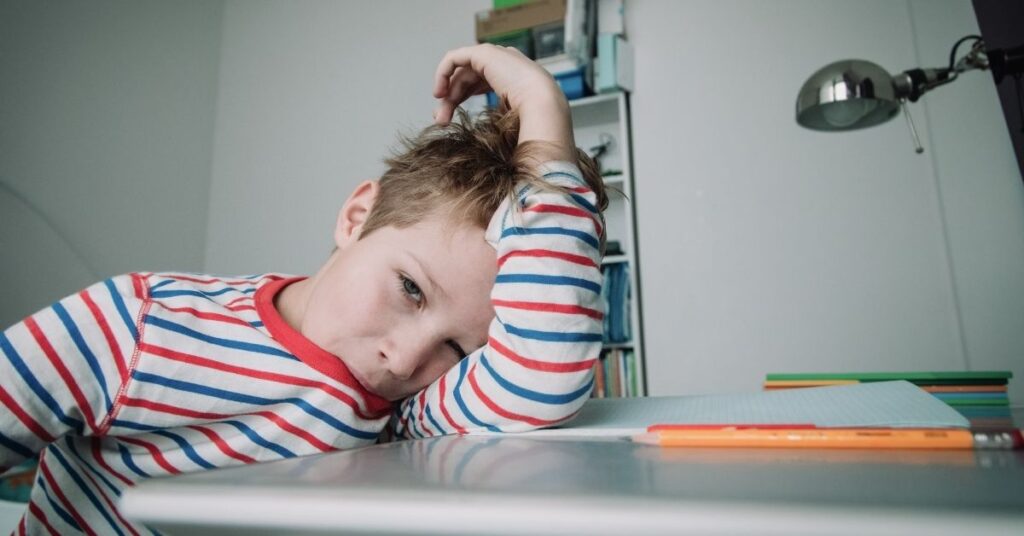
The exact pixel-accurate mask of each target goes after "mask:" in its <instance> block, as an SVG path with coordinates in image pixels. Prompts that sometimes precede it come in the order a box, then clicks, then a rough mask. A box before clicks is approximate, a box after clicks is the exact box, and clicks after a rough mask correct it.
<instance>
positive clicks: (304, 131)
mask: <svg viewBox="0 0 1024 536" xmlns="http://www.w3.org/2000/svg"><path fill="white" fill-rule="evenodd" d="M489 5H490V2H488V1H487V0H462V1H446V2H401V1H387V2H383V1H381V2H372V3H370V2H331V1H322V2H302V3H298V4H296V3H292V2H249V1H243V2H234V1H229V2H227V4H226V9H225V12H224V44H223V49H222V54H221V70H220V93H219V97H218V102H219V104H218V108H217V126H216V136H215V143H214V165H213V174H212V185H213V187H212V192H211V195H210V223H209V229H208V234H207V237H208V239H207V244H206V267H207V269H208V270H210V271H213V272H218V273H253V272H261V271H284V272H292V273H306V274H308V273H311V272H313V271H314V270H316V268H318V267H319V265H320V264H321V263H322V262H323V261H324V260H325V259H326V257H327V255H328V254H329V253H330V251H331V249H332V247H333V243H332V240H331V236H332V232H333V228H334V221H335V217H336V215H337V211H338V209H340V208H341V205H342V203H343V202H344V201H345V199H346V198H347V197H348V194H349V193H350V192H351V191H352V190H353V188H354V187H355V186H356V185H357V184H358V183H359V182H361V181H363V180H365V179H371V178H376V177H377V176H379V175H380V173H381V172H383V164H382V159H383V158H384V156H385V155H387V154H388V152H389V150H390V149H391V148H392V147H394V146H395V143H396V141H397V138H396V134H397V132H398V131H399V130H401V131H404V132H406V133H412V132H415V131H417V130H419V129H421V128H423V127H425V126H427V125H428V124H430V122H431V112H432V110H433V106H434V99H433V97H432V96H431V89H432V82H433V73H434V69H435V67H436V66H437V62H438V61H440V59H441V55H442V54H443V53H444V52H445V51H446V50H448V49H450V48H454V47H456V46H462V45H466V44H471V43H472V42H473V13H475V12H476V11H479V10H482V9H486V8H487V7H488V6H489Z"/></svg>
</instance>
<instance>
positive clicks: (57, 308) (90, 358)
mask: <svg viewBox="0 0 1024 536" xmlns="http://www.w3.org/2000/svg"><path fill="white" fill-rule="evenodd" d="M53 311H54V312H55V313H57V317H58V318H60V321H61V322H62V323H63V324H64V329H66V330H68V334H69V335H71V340H73V341H75V346H76V347H78V351H79V352H81V353H82V355H83V356H85V361H86V363H89V370H91V371H92V375H93V376H95V377H96V382H97V383H99V385H100V392H101V393H103V401H104V402H105V403H106V409H107V412H109V411H110V410H111V408H113V404H112V403H111V402H110V394H109V393H107V377H106V375H105V374H103V369H102V368H101V367H100V362H99V360H97V359H96V356H95V355H94V354H93V353H92V350H90V349H89V346H88V345H87V344H85V339H84V338H82V332H80V331H78V326H77V325H75V321H74V320H73V319H72V318H71V315H70V314H68V311H67V309H65V308H64V306H63V305H61V303H60V302H57V303H55V304H53Z"/></svg>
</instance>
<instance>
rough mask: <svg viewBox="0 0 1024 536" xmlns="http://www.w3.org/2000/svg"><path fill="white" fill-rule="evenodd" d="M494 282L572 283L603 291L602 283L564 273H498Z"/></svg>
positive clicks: (593, 290)
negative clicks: (567, 275) (564, 274)
mask: <svg viewBox="0 0 1024 536" xmlns="http://www.w3.org/2000/svg"><path fill="white" fill-rule="evenodd" d="M494 283H495V284H497V283H537V284H540V285H571V286H574V287H580V288H583V289H587V290H589V291H591V292H593V293H594V294H600V293H601V285H600V284H599V283H595V282H593V281H588V280H586V279H580V278H578V277H566V276H563V275H541V274H498V277H495V278H494Z"/></svg>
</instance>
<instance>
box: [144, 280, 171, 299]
mask: <svg viewBox="0 0 1024 536" xmlns="http://www.w3.org/2000/svg"><path fill="white" fill-rule="evenodd" d="M171 283H174V280H173V279H164V280H163V281H161V282H159V283H157V284H155V285H151V286H150V287H149V292H150V293H152V292H153V291H154V290H156V289H159V288H163V287H166V286H167V285H170V284H171ZM150 295H152V294H150Z"/></svg>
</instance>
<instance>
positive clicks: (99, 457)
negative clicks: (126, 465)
mask: <svg viewBox="0 0 1024 536" xmlns="http://www.w3.org/2000/svg"><path fill="white" fill-rule="evenodd" d="M92 457H93V458H94V459H95V460H96V462H97V463H99V464H100V467H102V468H104V469H106V471H107V472H108V473H110V474H112V475H114V476H115V477H117V479H118V480H120V481H121V482H124V484H125V485H126V486H133V485H135V484H134V483H133V482H132V481H131V480H129V479H128V477H126V476H124V475H122V474H121V473H119V472H117V471H115V470H114V468H113V467H111V466H110V465H109V464H107V461H106V460H104V459H103V454H102V453H101V452H100V438H98V437H95V438H93V441H92Z"/></svg>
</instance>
